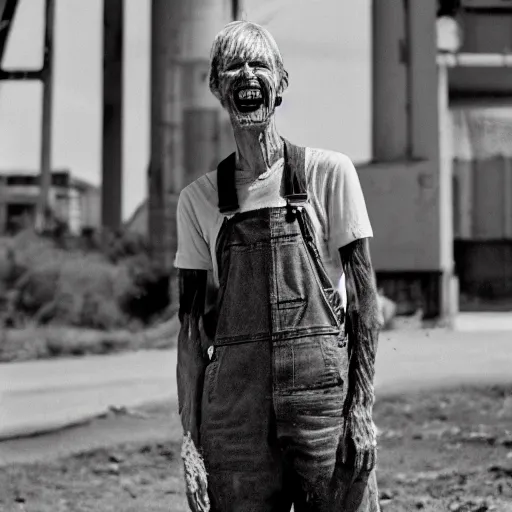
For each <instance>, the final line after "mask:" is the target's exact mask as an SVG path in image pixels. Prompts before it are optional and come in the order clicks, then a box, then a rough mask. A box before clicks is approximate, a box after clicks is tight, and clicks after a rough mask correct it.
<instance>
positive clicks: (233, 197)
mask: <svg viewBox="0 0 512 512" xmlns="http://www.w3.org/2000/svg"><path fill="white" fill-rule="evenodd" d="M235 171H236V153H231V155H229V156H228V157H227V158H225V159H224V160H222V162H221V163H220V164H219V165H218V166H217V191H218V196H219V210H220V213H230V212H234V211H236V210H238V208H239V204H238V195H237V193H236V185H235Z"/></svg>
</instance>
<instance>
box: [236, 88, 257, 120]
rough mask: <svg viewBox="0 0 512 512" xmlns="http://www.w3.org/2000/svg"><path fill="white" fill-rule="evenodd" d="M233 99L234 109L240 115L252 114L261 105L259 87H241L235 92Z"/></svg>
mask: <svg viewBox="0 0 512 512" xmlns="http://www.w3.org/2000/svg"><path fill="white" fill-rule="evenodd" d="M233 99H234V102H235V106H236V108H237V109H238V111H239V112H242V113H247V112H254V111H256V110H258V109H259V108H260V107H261V106H262V105H263V94H262V91H261V88H260V87H254V86H252V87H241V88H240V89H237V90H236V91H235V93H234V95H233Z"/></svg>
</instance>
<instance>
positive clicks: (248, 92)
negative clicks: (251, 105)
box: [238, 89, 261, 100]
mask: <svg viewBox="0 0 512 512" xmlns="http://www.w3.org/2000/svg"><path fill="white" fill-rule="evenodd" d="M238 99H239V100H259V99H261V91H260V90H259V89H242V90H241V91H238Z"/></svg>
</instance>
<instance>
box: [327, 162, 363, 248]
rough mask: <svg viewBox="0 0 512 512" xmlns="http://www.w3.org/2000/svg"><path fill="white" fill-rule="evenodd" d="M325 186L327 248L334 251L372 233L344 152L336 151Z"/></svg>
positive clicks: (358, 188) (355, 179) (360, 190)
mask: <svg viewBox="0 0 512 512" xmlns="http://www.w3.org/2000/svg"><path fill="white" fill-rule="evenodd" d="M332 163H333V164H334V165H333V167H332V169H331V172H332V175H331V176H330V178H331V180H332V181H331V186H329V187H327V194H328V195H329V197H328V198H327V204H328V223H329V226H328V232H329V236H328V238H329V250H330V252H331V254H332V255H334V254H338V250H339V249H340V248H341V247H344V246H346V245H348V244H349V243H351V242H354V241H355V240H359V239H361V238H367V237H372V236H373V230H372V227H371V224H370V218H369V216H368V211H367V209H366V203H365V200H364V196H363V190H362V188H361V183H360V181H359V176H358V175H357V171H356V169H355V167H354V164H353V163H352V161H351V160H350V158H348V157H347V156H346V155H343V154H341V153H336V156H335V162H332Z"/></svg>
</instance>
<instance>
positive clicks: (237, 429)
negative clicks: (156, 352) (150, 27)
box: [175, 21, 379, 512]
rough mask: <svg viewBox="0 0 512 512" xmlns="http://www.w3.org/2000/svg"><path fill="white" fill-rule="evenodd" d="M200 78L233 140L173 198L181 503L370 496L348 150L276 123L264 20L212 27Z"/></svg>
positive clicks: (263, 505)
mask: <svg viewBox="0 0 512 512" xmlns="http://www.w3.org/2000/svg"><path fill="white" fill-rule="evenodd" d="M326 76H327V75H326ZM324 78H325V77H324ZM209 83H210V89H211V91H212V93H213V94H214V95H215V96H216V97H217V98H218V99H219V101H220V102H221V104H222V106H223V107H224V108H225V109H226V110H227V112H228V113H229V115H230V118H231V123H232V127H233V132H234V136H235V140H236V152H235V153H233V154H232V155H230V156H229V157H227V158H226V159H225V160H224V161H222V162H221V163H220V164H219V166H218V168H217V170H215V171H213V172H209V173H207V174H205V175H204V176H202V177H200V178H199V179H198V180H196V181H195V182H194V183H192V184H191V185H189V186H187V187H186V188H185V189H184V190H183V191H182V192H181V195H180V199H179V204H178V221H177V222H178V252H177V255H176V261H175V265H176V267H177V268H178V269H179V275H180V321H181V331H180V334H179V340H178V369H177V377H178V393H179V404H180V415H181V419H182V424H183V429H184V440H183V449H182V457H183V460H184V464H185V477H186V484H187V495H188V499H189V505H190V507H191V508H192V510H196V511H203V510H213V511H215V512H288V511H289V510H290V508H291V506H292V505H293V506H294V509H295V511H296V512H331V511H333V512H334V511H336V512H341V511H347V512H348V511H351V512H355V511H359V512H369V511H372V512H374V511H378V510H379V504H378V497H377V486H376V480H375V462H376V432H375V426H374V423H373V421H372V408H373V402H374V392H373V377H374V362H375V353H376V348H377V338H378V330H379V321H378V314H379V313H378V305H377V292H376V287H375V282H374V274H373V269H372V265H371V261H370V254H369V249H368V238H369V237H371V236H372V235H373V233H372V228H371V226H370V221H369V218H368V214H367V210H366V206H365V202H364V198H363V193H362V190H361V186H360V183H359V179H358V176H357V173H356V170H355V169H354V166H353V164H352V162H351V161H350V159H349V158H348V157H347V156H345V155H343V154H341V153H337V152H334V151H327V150H321V149H313V148H308V147H306V148H303V147H298V146H296V145H294V144H292V143H290V142H289V141H287V140H286V139H284V138H283V137H282V136H281V135H280V134H279V132H278V130H277V127H276V122H275V109H276V108H277V107H278V106H279V105H280V104H281V102H282V97H283V93H284V92H285V90H286V88H287V86H288V73H287V72H286V70H285V68H284V65H283V60H282V57H281V54H280V52H279V49H278V47H277V44H276V43H275V41H274V39H273V38H272V36H271V35H270V34H269V32H268V31H267V30H265V29H263V28H262V27H260V26H258V25H256V24H254V23H249V22H243V21H237V22H233V23H230V24H229V25H227V26H226V27H225V28H224V29H223V30H222V31H221V32H220V33H219V34H218V35H217V37H216V38H215V41H214V43H213V47H212V52H211V69H210V82H209ZM319 88H320V87H319ZM312 101H314V97H313V98H312ZM326 115H329V113H328V112H326ZM342 274H344V277H345V282H346V307H344V303H343V299H342V297H341V295H340V293H339V292H338V290H337V286H336V284H337V283H338V282H339V279H340V276H341V275H342Z"/></svg>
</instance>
